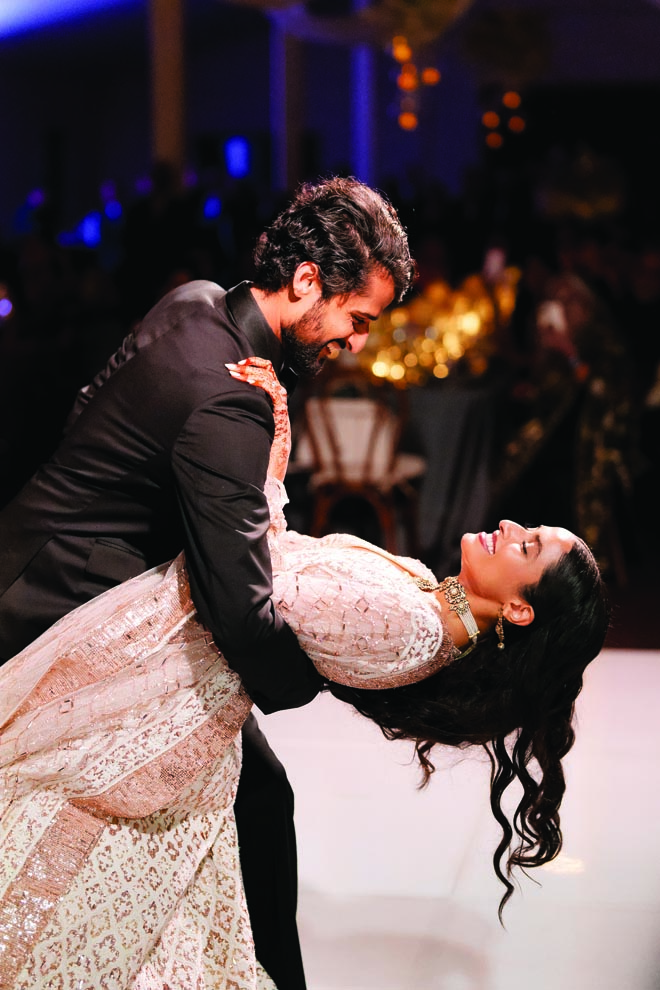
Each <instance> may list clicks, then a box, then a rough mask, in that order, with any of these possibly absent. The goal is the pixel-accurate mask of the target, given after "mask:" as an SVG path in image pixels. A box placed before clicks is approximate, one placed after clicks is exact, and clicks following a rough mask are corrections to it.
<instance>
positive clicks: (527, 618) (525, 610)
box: [502, 598, 534, 626]
mask: <svg viewBox="0 0 660 990" xmlns="http://www.w3.org/2000/svg"><path fill="white" fill-rule="evenodd" d="M502 615H503V616H504V618H505V619H506V620H507V622H511V623H513V625H514V626H528V625H529V624H530V623H531V622H533V621H534V609H533V608H532V606H531V605H530V604H529V603H528V602H526V601H525V600H524V599H523V598H516V599H512V600H511V601H510V602H506V603H505V604H504V605H503V606H502Z"/></svg>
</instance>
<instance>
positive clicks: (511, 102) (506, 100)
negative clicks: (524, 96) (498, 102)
mask: <svg viewBox="0 0 660 990" xmlns="http://www.w3.org/2000/svg"><path fill="white" fill-rule="evenodd" d="M520 102H521V101H520V94H519V93H516V92H515V91H514V90H512V89H510V90H509V91H508V92H506V93H505V94H504V96H503V97H502V103H503V104H504V106H505V107H507V109H509V110H517V109H518V107H519V106H520Z"/></svg>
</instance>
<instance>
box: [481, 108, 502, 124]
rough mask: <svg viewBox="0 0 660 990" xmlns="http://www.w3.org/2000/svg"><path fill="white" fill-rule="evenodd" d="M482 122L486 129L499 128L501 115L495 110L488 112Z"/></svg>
mask: <svg viewBox="0 0 660 990" xmlns="http://www.w3.org/2000/svg"><path fill="white" fill-rule="evenodd" d="M481 122H482V124H483V125H484V127H499V126H500V118H499V114H496V113H495V111H494V110H487V111H486V113H485V114H484V115H483V117H482V118H481Z"/></svg>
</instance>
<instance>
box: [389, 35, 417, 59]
mask: <svg viewBox="0 0 660 990" xmlns="http://www.w3.org/2000/svg"><path fill="white" fill-rule="evenodd" d="M392 56H393V57H394V58H395V59H396V61H397V62H409V61H410V59H411V58H412V48H411V47H410V45H409V44H408V41H407V39H406V38H404V37H403V35H401V34H398V35H397V36H396V38H392Z"/></svg>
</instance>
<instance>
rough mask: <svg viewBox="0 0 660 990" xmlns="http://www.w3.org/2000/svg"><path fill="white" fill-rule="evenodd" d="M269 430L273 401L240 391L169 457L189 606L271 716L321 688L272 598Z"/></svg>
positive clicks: (191, 426) (190, 429) (222, 400)
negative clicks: (268, 536)
mask: <svg viewBox="0 0 660 990" xmlns="http://www.w3.org/2000/svg"><path fill="white" fill-rule="evenodd" d="M272 431H273V417H272V412H271V410H270V405H269V400H268V399H267V398H266V397H265V395H264V394H263V393H261V392H260V391H259V390H257V389H253V388H249V387H243V386H240V385H237V386H236V388H235V389H231V388H230V389H229V390H228V392H227V393H226V394H223V395H221V396H217V397H216V399H215V400H214V401H213V402H212V403H209V404H207V405H206V406H204V407H203V408H201V409H198V410H196V411H195V412H194V413H193V414H192V415H191V416H190V417H189V419H188V421H187V423H186V424H185V427H184V429H183V430H182V432H181V434H180V436H179V438H178V439H177V442H176V445H175V448H174V452H173V461H172V466H173V470H174V475H175V479H176V488H177V494H178V498H179V504H180V507H181V515H182V518H183V523H184V528H185V536H186V562H187V567H188V573H189V577H190V586H191V592H192V596H193V600H194V602H195V605H196V607H197V610H198V612H199V615H200V618H201V619H202V621H203V622H204V623H205V625H207V626H208V627H209V629H210V630H211V632H212V633H213V636H214V638H215V640H216V642H217V644H218V646H219V648H220V649H221V650H222V651H223V653H224V655H225V657H226V658H227V661H228V663H229V665H230V666H231V667H232V669H233V670H235V671H236V672H237V673H238V674H240V676H241V678H242V680H243V682H244V684H245V687H246V690H247V691H248V693H249V695H250V697H251V698H252V699H253V701H254V702H255V704H257V705H258V706H259V708H260V709H261V710H262V711H263V712H265V713H269V712H273V711H278V710H280V709H283V708H296V707H298V706H300V705H305V704H307V702H309V701H311V700H312V699H313V698H314V697H315V696H316V694H317V693H318V691H319V690H320V687H321V684H322V678H321V677H320V675H319V674H318V673H317V672H316V670H315V668H314V666H313V664H312V662H311V661H310V660H309V658H308V657H307V655H306V654H305V653H304V652H303V650H302V649H301V648H300V646H299V645H298V641H297V640H296V637H295V635H294V634H293V632H292V631H291V629H289V627H288V626H287V625H286V623H285V622H284V620H283V619H282V617H281V616H280V615H279V614H278V613H277V611H276V609H275V607H274V605H273V602H272V599H271V594H272V572H271V566H270V557H269V554H268V547H267V543H266V534H267V531H268V525H269V514H268V505H267V502H266V497H265V495H264V493H263V487H264V483H265V477H266V468H267V465H268V458H269V453H270V446H271V440H272Z"/></svg>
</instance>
